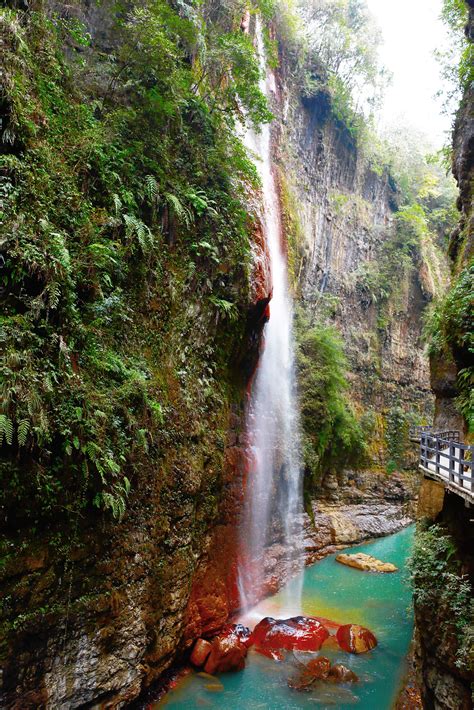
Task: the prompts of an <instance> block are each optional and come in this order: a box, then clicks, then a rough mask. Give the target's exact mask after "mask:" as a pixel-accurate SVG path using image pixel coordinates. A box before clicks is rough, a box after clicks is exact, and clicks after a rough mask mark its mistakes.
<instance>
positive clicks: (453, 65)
mask: <svg viewBox="0 0 474 710" xmlns="http://www.w3.org/2000/svg"><path fill="white" fill-rule="evenodd" d="M468 12H469V7H468V4H467V2H465V0H443V9H442V12H441V18H442V20H443V21H444V23H445V25H446V27H447V28H448V30H449V35H450V37H449V39H450V41H449V49H448V50H446V51H444V52H438V58H439V61H440V63H441V67H442V77H443V78H444V80H445V87H444V89H443V90H441V91H440V95H441V96H443V99H444V106H445V109H444V110H445V111H446V112H449V113H451V114H454V113H455V112H456V111H457V110H458V107H459V102H460V100H461V99H462V96H463V94H464V92H465V91H466V90H467V89H468V87H469V86H471V85H472V83H473V81H474V45H473V43H472V42H471V41H470V40H469V39H468V37H467V36H466V33H465V27H466V24H467V20H468Z"/></svg>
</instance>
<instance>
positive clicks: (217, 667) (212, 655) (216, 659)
mask: <svg viewBox="0 0 474 710" xmlns="http://www.w3.org/2000/svg"><path fill="white" fill-rule="evenodd" d="M249 641H250V630H249V629H248V628H247V627H246V626H243V625H242V624H228V625H227V626H225V627H224V628H223V629H222V631H221V633H220V634H219V635H218V636H216V637H215V638H213V639H212V640H210V641H206V640H205V639H198V640H197V641H196V643H195V644H194V648H193V651H192V653H191V663H192V664H193V665H194V666H197V667H198V668H202V667H204V672H205V673H209V674H210V675H214V674H215V673H226V672H227V671H241V670H243V668H244V667H245V659H246V657H247V652H248V645H249Z"/></svg>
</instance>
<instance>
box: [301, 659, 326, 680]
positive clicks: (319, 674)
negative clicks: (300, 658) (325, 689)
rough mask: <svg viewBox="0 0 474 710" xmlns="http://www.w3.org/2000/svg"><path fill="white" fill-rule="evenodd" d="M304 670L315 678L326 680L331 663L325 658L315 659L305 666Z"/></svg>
mask: <svg viewBox="0 0 474 710" xmlns="http://www.w3.org/2000/svg"><path fill="white" fill-rule="evenodd" d="M306 670H307V671H308V672H309V673H311V675H313V676H314V677H315V678H318V679H320V678H327V677H328V675H329V671H330V670H331V661H330V660H329V658H326V656H320V657H319V658H315V659H314V661H310V662H309V663H308V664H307V665H306Z"/></svg>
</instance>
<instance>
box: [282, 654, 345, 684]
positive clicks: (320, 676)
mask: <svg viewBox="0 0 474 710" xmlns="http://www.w3.org/2000/svg"><path fill="white" fill-rule="evenodd" d="M317 680H327V681H331V682H333V683H356V682H357V681H358V680H359V679H358V677H357V676H356V674H355V673H353V672H352V671H351V670H349V668H346V666H343V665H342V664H341V663H336V664H335V665H334V666H331V661H330V660H329V658H326V657H325V656H320V657H319V658H316V659H314V660H312V661H310V662H309V663H308V664H306V665H305V666H303V669H302V671H301V672H300V673H299V675H298V676H296V677H292V678H289V679H288V686H289V687H290V688H293V689H294V690H309V688H310V686H311V685H312V684H313V683H314V682H315V681H317Z"/></svg>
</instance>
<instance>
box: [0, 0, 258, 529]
mask: <svg viewBox="0 0 474 710" xmlns="http://www.w3.org/2000/svg"><path fill="white" fill-rule="evenodd" d="M245 7H246V5H244V4H239V2H231V3H227V4H226V5H221V4H219V5H213V4H212V3H208V4H205V5H202V6H200V7H193V6H191V5H189V6H186V7H184V6H183V8H182V10H181V11H180V12H178V11H176V9H174V8H173V7H172V6H171V4H169V3H168V2H166V1H165V0H147V1H146V2H144V3H140V4H139V5H132V6H130V7H129V8H128V9H127V10H126V11H124V10H123V8H121V6H119V5H118V4H113V3H110V4H107V7H106V12H105V13H104V14H103V16H102V17H101V21H102V22H105V27H104V33H105V34H106V39H105V40H104V39H102V45H101V46H99V45H97V44H96V43H95V41H94V40H93V39H91V37H90V36H89V34H88V33H87V32H86V30H85V25H84V24H83V22H82V21H81V17H80V13H79V17H76V16H75V14H74V13H73V14H72V15H71V13H69V12H68V11H67V10H66V9H65V8H62V6H60V5H58V6H57V11H56V12H52V13H49V14H48V13H46V12H45V10H44V8H43V6H42V4H41V3H39V4H35V3H33V4H32V5H31V6H30V8H29V9H28V10H27V11H20V10H18V9H15V3H13V7H10V8H6V9H5V8H4V9H3V10H2V11H1V16H0V31H1V34H2V38H3V51H2V60H1V61H2V67H1V70H2V75H3V79H4V83H3V94H2V106H3V114H2V126H1V132H2V135H1V140H2V148H3V150H2V156H1V158H0V161H1V168H0V170H1V172H0V194H1V196H2V206H1V210H2V212H1V216H2V232H1V257H0V258H1V266H2V269H1V272H0V278H1V286H2V289H1V300H2V317H1V331H0V333H1V334H0V338H1V341H2V351H3V355H4V357H3V358H2V365H1V387H2V410H1V413H0V440H1V443H2V445H3V447H2V457H3V462H2V467H1V477H2V489H3V491H4V495H5V503H6V506H7V510H9V509H10V506H11V505H13V506H14V508H16V511H17V514H18V505H19V504H20V508H21V509H22V514H24V515H28V511H29V510H31V511H34V514H35V515H38V514H41V513H46V512H48V513H52V512H54V513H55V514H56V513H57V512H59V511H64V510H66V511H67V510H68V509H70V508H71V507H74V506H77V500H78V499H81V500H83V501H84V504H87V503H88V502H89V501H91V500H92V501H93V502H94V503H95V505H97V506H100V507H105V508H111V509H112V511H113V513H114V514H115V515H116V516H120V515H121V514H122V513H123V510H124V506H125V500H126V498H127V495H128V491H129V488H130V481H131V480H132V479H133V476H134V470H135V467H136V464H137V462H138V461H140V460H142V459H143V458H144V457H149V458H150V459H151V460H155V461H157V460H158V458H157V457H159V439H160V435H161V434H160V432H161V431H162V429H163V426H164V424H163V423H164V421H166V423H167V422H168V417H170V418H171V420H172V408H171V409H168V408H167V402H168V400H169V397H170V392H169V387H170V385H169V378H170V377H172V378H174V379H176V380H177V382H178V387H179V386H181V387H182V395H181V398H182V400H183V406H188V407H190V408H191V409H192V411H193V416H195V415H196V414H197V413H198V412H199V408H200V407H204V408H206V407H207V408H209V407H211V409H212V406H213V405H212V397H218V396H219V386H218V385H217V384H215V382H214V380H213V374H214V373H215V372H216V369H217V368H218V367H220V366H222V367H225V366H226V363H227V359H228V356H227V355H226V356H225V357H223V356H222V357H221V358H220V360H219V354H218V338H219V337H221V338H225V337H227V338H230V342H233V343H234V346H235V347H236V348H237V347H238V338H239V333H240V332H241V331H242V327H243V324H244V321H245V317H244V316H245V302H246V288H247V277H246V269H247V265H248V263H249V254H250V251H249V234H250V232H251V228H252V220H253V218H252V215H251V214H250V213H249V209H248V199H247V198H248V194H249V191H252V190H254V189H255V187H256V185H257V178H256V172H255V168H254V166H253V164H252V163H251V162H250V161H249V159H248V157H247V156H246V154H245V152H244V149H243V147H242V145H241V143H240V141H239V139H238V138H236V131H235V127H236V124H237V123H238V122H240V121H241V120H242V119H243V118H244V117H245V119H246V120H247V121H249V122H253V123H255V124H257V125H258V124H259V123H260V122H262V121H267V120H268V119H269V118H270V114H269V111H268V109H267V105H266V100H265V98H264V96H263V95H262V93H261V92H260V89H259V79H260V69H259V64H258V59H257V57H256V53H255V49H254V46H253V42H252V40H251V38H250V37H249V36H248V35H246V34H244V33H243V32H241V31H240V29H239V25H240V21H241V18H242V15H243V13H244V10H245ZM253 9H256V7H255V8H253ZM262 9H263V10H264V8H262ZM104 44H105V46H104ZM106 47H107V48H108V51H105V49H106ZM191 294H192V300H193V301H194V300H197V301H198V302H199V303H200V307H201V310H202V311H203V312H205V313H207V314H208V315H207V318H208V320H209V322H210V323H211V324H212V323H213V324H214V326H213V327H214V329H215V328H216V323H217V322H219V321H223V322H224V323H229V322H230V320H233V322H234V323H233V325H232V327H230V325H229V326H228V327H225V328H224V329H223V334H221V335H219V336H218V335H217V334H216V339H215V340H214V346H212V345H211V346H208V347H210V348H211V350H210V351H207V352H200V351H199V347H200V346H199V342H198V340H197V338H196V346H195V348H194V351H193V352H189V353H188V354H186V353H185V351H184V346H181V343H180V342H178V344H177V343H176V342H175V340H173V338H171V335H169V334H170V333H171V332H177V333H178V335H176V337H178V336H179V328H180V327H181V328H184V327H188V328H189V325H186V323H187V322H188V321H189V317H188V320H186V319H185V317H184V315H183V310H182V309H181V310H180V311H179V312H178V313H177V308H176V303H179V304H180V305H181V304H183V303H185V302H186V299H189V298H190V296H191ZM239 312H240V314H241V315H240V316H239ZM166 334H168V335H169V337H168V341H166V337H165V336H166ZM181 335H183V334H181ZM232 339H234V340H232ZM211 341H212V339H211ZM180 347H183V352H182V353H180V352H179V348H180ZM176 348H178V352H176ZM173 349H174V352H172V353H171V355H170V352H169V351H170V350H173ZM229 350H232V347H231V345H230V344H228V346H227V348H225V349H224V352H228V351H229ZM193 367H194V370H193ZM191 372H192V376H191ZM166 373H170V374H169V376H168V375H167V374H166ZM191 381H192V382H191ZM190 382H191V384H189V383H190ZM179 383H180V384H179ZM193 388H194V389H193ZM185 390H187V391H186V392H185ZM194 395H195V396H194ZM134 462H135V467H134Z"/></svg>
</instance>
